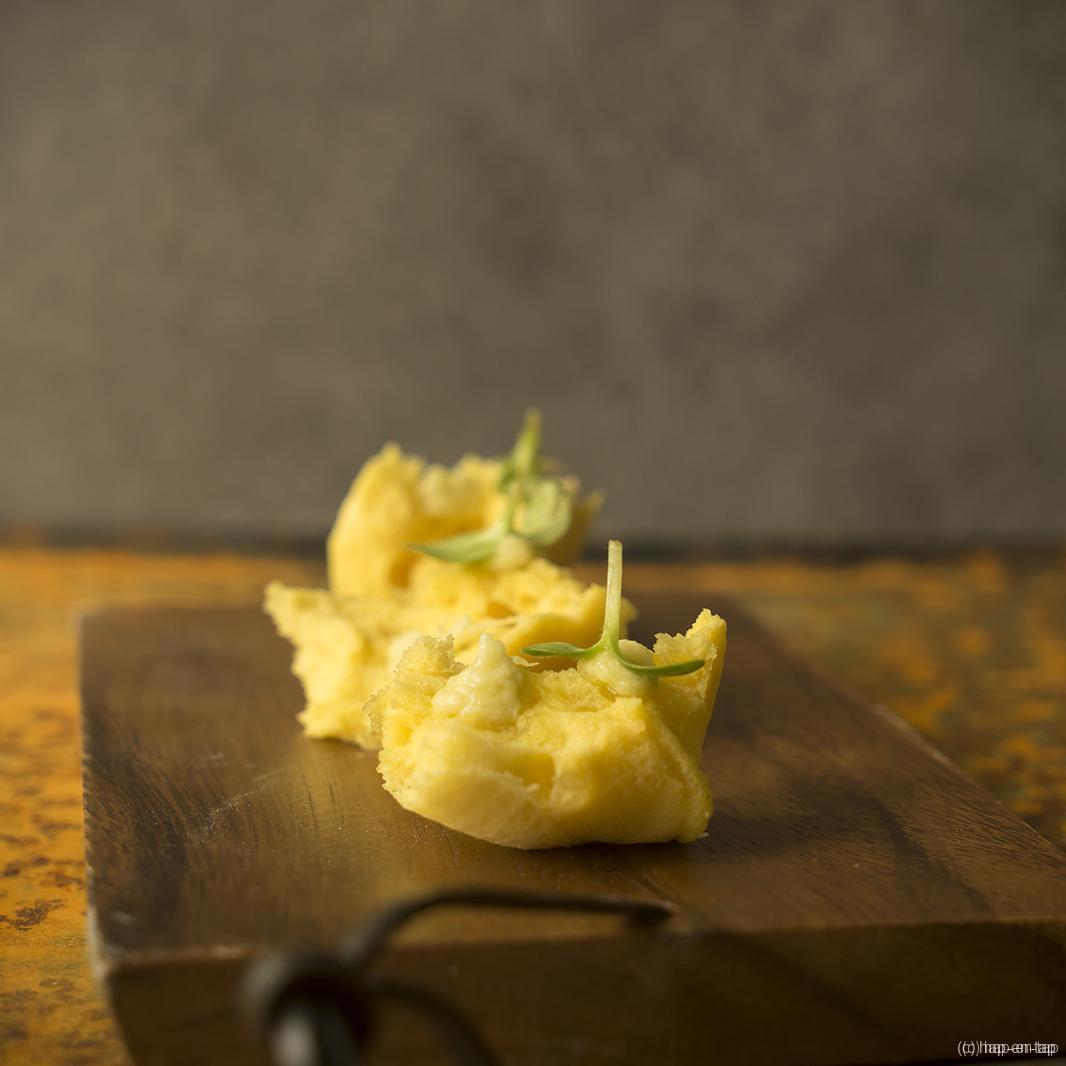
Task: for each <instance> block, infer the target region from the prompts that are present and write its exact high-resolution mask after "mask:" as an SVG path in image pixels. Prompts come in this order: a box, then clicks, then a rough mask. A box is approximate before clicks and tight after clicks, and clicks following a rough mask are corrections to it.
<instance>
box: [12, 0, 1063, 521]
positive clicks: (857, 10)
mask: <svg viewBox="0 0 1066 1066" xmlns="http://www.w3.org/2000/svg"><path fill="white" fill-rule="evenodd" d="M0 344H2V355H0V358H2V369H0V522H3V523H11V522H19V523H38V524H44V525H52V526H80V527H84V526H95V527H106V526H108V525H112V524H127V523H135V524H145V523H152V524H156V525H172V526H175V527H177V528H180V529H188V530H199V531H222V532H225V531H227V530H229V531H236V530H252V531H260V532H265V533H270V534H273V533H279V532H281V533H290V534H291V533H296V534H309V535H316V534H318V533H320V532H322V531H323V530H324V528H325V527H326V525H327V524H328V522H329V520H330V518H331V517H332V514H333V511H334V508H335V506H336V504H337V502H338V500H339V498H340V496H341V494H342V493H343V491H344V489H345V487H346V485H347V482H348V479H349V478H350V476H351V474H352V473H353V472H354V470H355V468H356V467H357V465H358V464H359V462H360V461H361V459H362V458H363V457H364V456H365V455H366V454H367V453H368V452H370V451H372V450H374V449H376V448H377V446H378V445H379V444H380V442H381V441H382V440H384V439H385V438H388V437H395V438H398V439H400V440H401V441H402V442H404V443H405V444H406V445H408V446H410V447H411V448H412V449H415V450H421V451H423V452H424V453H428V454H432V455H434V456H438V457H441V458H452V457H454V456H456V455H458V454H459V453H460V452H461V451H462V450H465V449H477V450H489V451H494V450H498V449H500V448H502V447H503V446H504V445H505V444H506V442H507V440H508V438H509V437H510V435H511V433H512V431H513V427H514V426H515V424H516V421H517V418H518V415H519V413H520V411H521V410H522V408H524V407H525V406H526V405H528V404H533V403H535V404H539V405H540V406H541V407H542V408H543V409H544V410H545V415H546V419H547V428H548V433H549V436H550V438H551V440H552V442H553V445H554V450H555V451H556V452H557V453H558V454H561V455H562V456H564V457H566V458H567V459H569V460H571V461H572V462H573V464H574V465H576V466H578V467H579V468H580V469H581V470H582V471H583V472H584V473H585V474H586V476H587V478H588V479H589V480H591V481H593V482H595V483H598V484H601V485H603V486H604V487H606V488H607V489H608V490H609V493H610V496H611V500H610V503H609V504H608V512H607V514H608V516H609V519H610V521H609V523H608V524H606V525H605V526H604V529H605V530H607V529H610V530H611V531H612V532H620V533H622V534H626V535H629V536H631V537H653V538H664V537H665V538H675V539H676V538H681V539H683V538H692V539H699V538H712V539H719V538H729V537H743V536H757V537H786V538H803V537H811V538H816V539H819V540H854V539H856V538H859V539H862V538H866V539H871V540H883V539H885V538H892V537H933V538H937V537H942V538H948V537H957V536H968V535H999V536H1012V535H1018V536H1052V535H1063V534H1066V492H1064V491H1063V490H1064V479H1063V457H1064V455H1066V413H1064V408H1063V402H1064V400H1066V4H1063V3H1059V2H1048V3H1042V2H1037V0H1027V2H1010V0H1004V2H989V0H944V2H939V3H932V2H865V0H840V2H835V3H831V2H825V0H817V2H816V0H806V2H795V0H789V2H787V3H786V2H779V3H766V2H751V0H732V2H724V3H723V2H718V3H700V2H692V3H643V2H642V3H620V2H619V3H590V2H581V0H567V2H561V0H560V2H546V3H505V2H502V0H483V2H474V0H449V2H448V3H431V2H428V0H426V2H423V3H411V2H396V0H390V2H384V0H376V2H370V3H367V2H364V3H339V2H338V3H330V2H327V0H313V2H305V3H298V4H294V3H285V2H262V0H256V2H252V0H245V2H231V3H218V2H215V0H191V2H190V0H182V2H178V0H173V2H171V3H162V4H154V5H152V4H141V3H132V2H130V3H125V2H118V0H99V2H95V3H76V2H52V3H32V2H25V3H19V2H10V0H9V2H8V3H5V4H4V5H3V6H2V7H0Z"/></svg>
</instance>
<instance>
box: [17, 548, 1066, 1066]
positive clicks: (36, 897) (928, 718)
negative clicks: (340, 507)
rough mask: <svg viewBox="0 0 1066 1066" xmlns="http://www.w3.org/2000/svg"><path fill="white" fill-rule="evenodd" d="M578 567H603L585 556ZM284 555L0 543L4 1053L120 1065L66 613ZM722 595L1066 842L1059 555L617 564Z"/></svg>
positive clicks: (180, 594) (282, 565)
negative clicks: (97, 931) (86, 856)
mask: <svg viewBox="0 0 1066 1066" xmlns="http://www.w3.org/2000/svg"><path fill="white" fill-rule="evenodd" d="M586 569H587V570H588V576H592V575H594V574H596V573H598V570H597V569H596V568H586ZM275 577H276V578H280V579H281V580H283V581H286V582H289V583H292V584H299V583H304V584H321V583H322V582H323V578H324V569H323V566H322V564H321V563H319V562H316V561H313V560H309V559H305V558H298V557H289V556H284V555H280V554H250V553H241V552H199V553H195V554H192V553H165V552H155V553H148V552H134V551H128V550H123V549H114V550H108V549H74V548H70V549H62V550H53V549H47V548H42V547H35V546H28V547H18V546H11V545H9V546H7V547H0V873H2V877H0V1062H12V1063H14V1062H24V1061H29V1060H31V1058H32V1061H34V1062H35V1063H36V1064H38V1066H52V1064H56V1066H59V1064H62V1066H77V1064H86V1066H88V1064H92V1066H97V1064H105V1063H118V1062H122V1061H123V1056H122V1051H121V1047H120V1044H119V1042H118V1038H117V1036H116V1034H115V1031H114V1029H113V1027H112V1024H111V1021H110V1019H109V1016H108V1013H107V1010H106V1008H105V1006H104V1005H103V1003H102V1002H101V1001H100V1000H99V998H98V996H97V994H96V992H95V989H94V987H93V984H92V979H91V975H90V973H89V967H88V961H87V953H86V944H85V897H84V863H83V844H82V821H81V762H80V739H79V731H78V714H79V707H78V694H77V676H76V674H77V667H76V649H77V628H76V627H77V618H78V616H79V615H80V614H82V613H84V612H86V611H89V610H92V609H93V608H96V607H99V606H101V605H104V604H127V605H128V604H140V603H167V604H192V603H196V604H204V603H216V604H222V603H248V602H254V601H256V600H258V598H259V596H260V592H261V589H262V587H263V584H264V583H265V582H266V581H268V580H269V579H271V578H275ZM678 585H681V586H684V587H686V588H689V589H691V588H693V587H695V588H699V589H702V590H704V592H705V594H706V599H707V604H708V606H710V607H712V608H713V607H714V602H715V595H716V594H723V595H724V594H729V595H730V596H732V597H735V598H736V599H738V600H739V601H741V602H742V603H743V604H744V605H745V606H746V607H747V608H748V609H749V610H750V611H751V612H752V613H753V614H755V615H756V616H758V617H759V618H761V619H762V620H763V621H764V622H765V623H766V624H768V625H769V626H770V627H771V628H772V629H774V630H775V631H776V632H777V633H778V634H779V635H780V636H781V637H782V638H783V639H784V641H785V643H786V644H788V645H791V646H792V647H793V648H794V649H795V650H797V651H799V652H800V653H802V654H804V655H805V656H806V657H807V658H808V659H810V660H812V661H813V662H814V663H815V664H817V665H819V666H820V667H821V668H822V669H823V670H824V671H825V672H827V673H829V674H831V675H832V676H833V677H835V678H836V679H837V680H838V681H840V682H841V683H843V684H844V685H845V686H847V687H849V688H851V689H852V690H854V691H856V692H857V693H858V694H859V695H860V696H861V697H863V698H864V699H865V700H867V701H869V702H874V703H881V704H886V705H888V706H890V707H892V708H893V709H894V710H895V711H897V712H898V713H899V714H901V715H902V716H903V717H904V718H906V719H907V720H908V721H909V722H911V723H912V724H913V725H914V726H916V727H917V728H918V729H919V730H920V731H921V732H923V733H924V734H925V735H926V736H927V737H929V738H930V739H931V740H932V741H933V742H934V743H935V744H937V745H938V746H939V747H940V748H941V749H942V750H943V751H944V752H945V753H946V754H947V755H949V756H950V757H951V758H952V759H954V760H955V761H956V762H957V763H958V764H959V765H960V766H962V768H963V769H964V770H966V771H967V772H969V773H970V774H972V775H973V776H974V777H975V778H977V780H978V781H980V782H981V783H982V784H983V785H984V786H985V787H986V788H988V789H989V791H991V792H992V793H993V794H994V795H995V796H996V797H997V798H999V799H1000V801H1001V802H1003V803H1004V804H1006V805H1007V806H1009V807H1010V808H1012V809H1013V810H1014V811H1016V812H1017V813H1018V814H1019V815H1020V816H1021V817H1023V818H1025V819H1026V820H1027V821H1029V823H1030V824H1031V825H1033V826H1034V827H1035V828H1036V829H1037V830H1039V831H1040V832H1041V833H1043V834H1044V835H1045V836H1047V837H1048V838H1049V839H1051V840H1052V841H1054V842H1055V843H1056V844H1058V845H1059V846H1060V847H1066V551H1041V552H1029V553H1014V554H1004V553H996V552H991V551H975V552H971V553H966V554H960V555H957V556H953V557H950V558H940V559H935V558H934V559H925V560H921V559H915V558H905V557H887V556H886V557H877V558H866V559H862V560H859V561H851V562H844V563H842V562H840V561H829V560H825V559H823V560H821V561H819V560H818V559H816V558H804V557H799V556H794V557H753V558H746V559H730V560H718V561H711V560H708V561H698V562H693V561H689V562H685V563H670V564H665V563H664V564H648V563H635V562H634V563H627V566H626V591H627V593H628V594H630V595H631V596H632V597H633V598H634V599H635V600H636V601H638V603H639V599H640V591H641V589H642V588H645V589H646V588H665V587H673V586H678Z"/></svg>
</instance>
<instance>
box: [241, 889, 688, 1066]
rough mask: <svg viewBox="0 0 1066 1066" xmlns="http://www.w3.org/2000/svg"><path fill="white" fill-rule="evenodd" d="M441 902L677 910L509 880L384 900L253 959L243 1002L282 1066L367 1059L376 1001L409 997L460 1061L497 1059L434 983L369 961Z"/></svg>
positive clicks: (655, 915)
mask: <svg viewBox="0 0 1066 1066" xmlns="http://www.w3.org/2000/svg"><path fill="white" fill-rule="evenodd" d="M439 907H493V908H505V909H509V910H538V911H570V912H579V913H586V914H616V915H620V916H622V917H624V918H627V919H628V920H629V922H630V923H631V924H633V925H638V926H649V925H655V924H658V923H659V922H662V921H665V920H666V919H667V918H669V917H670V916H671V915H672V914H673V913H674V911H673V908H672V907H671V906H670V905H669V904H667V903H658V902H646V901H642V900H633V899H624V898H620V897H617V896H582V895H569V894H563V893H553V892H522V891H509V890H504V889H478V888H471V889H456V890H446V891H443V892H435V893H430V894H427V895H424V896H415V897H412V898H411V899H407V900H401V901H400V902H399V903H396V904H393V905H392V906H389V907H386V908H384V909H383V910H381V911H379V912H378V913H377V914H376V915H374V916H373V917H372V918H370V919H369V920H368V921H367V922H365V923H364V924H363V925H362V926H360V927H359V928H358V929H356V930H354V931H353V933H352V934H351V935H350V936H348V937H347V938H346V939H345V941H344V942H343V944H342V945H341V948H340V950H339V951H338V952H336V953H335V954H334V953H330V952H291V953H287V954H280V955H271V956H266V957H264V958H262V959H258V960H256V962H254V963H253V964H252V965H251V966H250V967H249V969H248V972H247V975H246V977H245V981H244V1001H245V1007H246V1009H247V1011H248V1013H249V1014H250V1017H251V1021H252V1023H253V1026H254V1027H255V1028H256V1030H257V1031H258V1032H259V1033H260V1035H261V1036H262V1037H263V1038H264V1040H265V1042H266V1044H267V1047H268V1049H269V1053H270V1056H271V1059H272V1061H273V1062H274V1063H275V1064H276V1066H352V1064H357V1063H360V1062H362V1061H365V1056H366V1055H367V1053H368V1051H369V1049H370V1047H371V1043H372V1039H373V1035H374V1015H375V1009H376V1007H377V1006H378V1005H379V1004H380V1003H381V1002H382V1001H388V1000H391V1001H393V1002H400V1003H403V1004H405V1005H407V1006H409V1007H411V1008H414V1009H415V1010H418V1011H420V1012H421V1013H422V1015H423V1016H424V1017H425V1018H426V1019H427V1020H428V1021H430V1022H432V1023H433V1024H434V1025H435V1027H436V1029H437V1031H438V1032H439V1033H440V1036H441V1039H442V1041H443V1043H444V1045H445V1047H446V1048H447V1050H448V1052H449V1054H450V1055H451V1058H452V1061H453V1062H456V1063H458V1064H460V1066H498V1064H499V1060H498V1059H497V1058H496V1056H495V1055H494V1054H493V1052H492V1051H491V1049H490V1048H489V1047H488V1045H487V1044H486V1043H485V1041H484V1040H483V1039H482V1038H481V1036H480V1034H479V1033H478V1031H477V1030H476V1029H475V1028H474V1026H473V1025H472V1024H471V1023H470V1021H469V1020H468V1019H467V1018H466V1017H465V1016H464V1015H463V1014H462V1013H461V1012H460V1011H458V1010H457V1009H456V1008H455V1007H454V1006H452V1004H450V1003H449V1002H448V1001H447V1000H445V999H442V998H441V997H439V996H438V995H437V994H436V993H435V992H431V991H429V990H427V989H424V988H420V987H418V986H417V985H411V984H408V983H406V982H400V981H393V980H387V979H384V978H379V977H375V976H374V975H373V974H372V973H371V972H370V969H371V967H372V965H373V963H374V961H375V960H376V959H377V958H378V956H379V955H380V954H381V951H382V949H383V948H384V947H385V945H386V944H387V943H388V941H389V938H390V937H391V936H392V934H393V933H395V932H396V931H397V930H398V929H399V928H401V927H402V926H403V925H405V924H406V923H407V922H409V921H410V920H411V919H412V918H414V917H416V916H418V915H420V914H423V913H425V912H426V911H429V910H435V909H437V908H439Z"/></svg>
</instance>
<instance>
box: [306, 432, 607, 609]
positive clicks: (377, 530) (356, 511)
mask: <svg viewBox="0 0 1066 1066" xmlns="http://www.w3.org/2000/svg"><path fill="white" fill-rule="evenodd" d="M502 473H503V464H502V463H501V462H500V461H499V460H496V459H483V458H481V457H480V456H476V455H466V456H463V458H462V459H460V460H459V462H458V463H456V464H455V466H452V467H447V466H441V465H439V464H437V463H427V462H426V461H425V460H424V459H421V458H419V457H418V456H414V455H405V454H404V453H403V451H401V450H400V448H399V446H398V445H396V444H387V445H385V447H384V448H383V449H382V450H381V451H380V452H379V453H378V454H377V455H375V456H373V457H372V458H371V459H369V460H367V462H366V463H365V464H364V466H363V468H362V469H361V470H360V471H359V474H358V475H357V476H356V478H355V481H354V482H353V483H352V486H351V489H350V490H349V491H348V495H347V496H346V497H345V499H344V501H343V503H342V504H341V507H340V510H339V511H338V513H337V518H336V521H335V522H334V525H333V528H332V530H331V531H330V534H329V539H328V540H327V542H326V555H327V561H328V564H329V584H330V588H331V589H332V591H333V592H336V593H337V594H339V595H342V596H365V595H385V594H387V593H389V592H391V591H392V590H394V589H397V588H404V587H406V586H407V584H408V583H409V581H410V578H411V572H412V568H413V567H414V565H415V564H416V562H417V561H418V560H420V559H421V558H422V556H420V555H419V554H418V553H417V552H414V551H412V550H411V548H410V545H411V544H414V543H428V542H432V541H438V540H442V539H444V538H446V537H451V536H454V535H455V534H458V533H466V532H471V531H473V530H478V529H484V528H486V527H488V526H491V525H492V524H493V523H494V522H495V521H497V519H498V518H499V517H500V515H501V514H502V512H503V509H504V507H505V506H506V502H507V501H506V497H505V496H504V495H503V494H502V493H501V492H500V491H499V488H498V486H499V482H500V478H501V475H502ZM559 480H560V484H561V485H562V486H563V487H564V488H565V490H566V492H568V493H569V494H570V496H571V499H572V501H573V508H572V517H571V521H570V525H569V528H568V529H567V531H566V533H565V535H564V536H563V537H562V538H561V539H560V540H558V541H557V542H556V543H554V544H552V545H551V546H550V547H549V548H548V549H547V550H546V552H545V554H546V555H547V557H548V558H549V559H552V560H554V561H556V562H560V563H568V562H571V561H572V560H573V559H574V558H575V556H576V555H577V554H578V552H580V550H581V547H582V545H583V544H584V539H585V533H586V530H587V528H588V525H589V522H590V521H591V520H592V518H593V517H594V516H595V514H596V512H597V511H598V510H599V507H600V503H601V502H602V497H601V496H599V495H598V494H593V495H592V496H590V497H587V498H585V499H580V498H579V492H580V483H579V481H578V479H577V478H576V477H572V476H567V477H563V478H560V479H559Z"/></svg>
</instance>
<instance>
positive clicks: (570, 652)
mask: <svg viewBox="0 0 1066 1066" xmlns="http://www.w3.org/2000/svg"><path fill="white" fill-rule="evenodd" d="M595 651H599V649H598V648H597V647H595V645H593V647H591V648H579V647H578V646H577V645H576V644H567V643H566V641H563V640H557V641H549V642H548V643H547V644H530V645H529V647H527V648H523V649H522V654H523V655H532V656H534V657H535V658H539V657H547V656H553V655H565V656H566V657H567V658H570V659H584V658H586V657H587V656H589V655H591V654H592V653H593V652H595Z"/></svg>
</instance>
